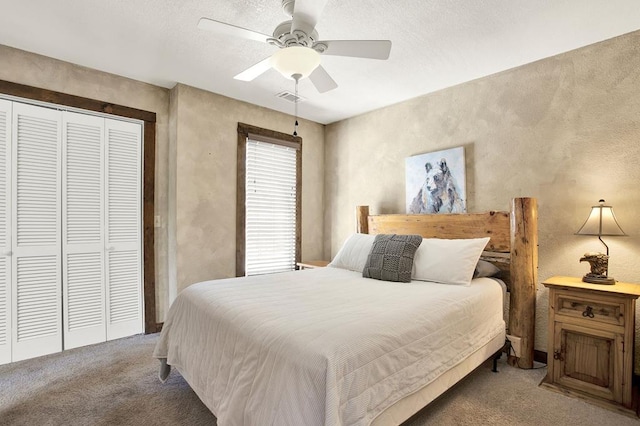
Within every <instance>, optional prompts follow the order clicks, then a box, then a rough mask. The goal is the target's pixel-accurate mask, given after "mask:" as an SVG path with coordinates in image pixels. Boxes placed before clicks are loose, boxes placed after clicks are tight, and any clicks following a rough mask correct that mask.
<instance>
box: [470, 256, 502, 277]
mask: <svg viewBox="0 0 640 426" xmlns="http://www.w3.org/2000/svg"><path fill="white" fill-rule="evenodd" d="M499 273H500V268H498V267H497V266H496V265H494V264H493V263H491V262H487V261H486V260H478V264H477V265H476V270H475V272H474V273H473V278H481V277H495V276H496V275H498V274H499Z"/></svg>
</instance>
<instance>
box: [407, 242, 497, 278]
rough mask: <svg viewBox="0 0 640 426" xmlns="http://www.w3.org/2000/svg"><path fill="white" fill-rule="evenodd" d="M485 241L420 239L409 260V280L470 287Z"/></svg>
mask: <svg viewBox="0 0 640 426" xmlns="http://www.w3.org/2000/svg"><path fill="white" fill-rule="evenodd" d="M488 242H489V237H485V238H472V239H461V240H445V239H440V238H424V239H423V240H422V244H420V247H418V250H417V251H416V254H415V256H414V258H413V275H412V277H411V278H412V279H414V280H418V281H434V282H437V283H443V284H456V285H467V286H468V285H470V284H471V280H472V279H473V272H474V271H475V269H476V265H477V264H478V260H479V259H480V255H481V254H482V251H483V250H484V248H485V246H486V245H487V243H488Z"/></svg>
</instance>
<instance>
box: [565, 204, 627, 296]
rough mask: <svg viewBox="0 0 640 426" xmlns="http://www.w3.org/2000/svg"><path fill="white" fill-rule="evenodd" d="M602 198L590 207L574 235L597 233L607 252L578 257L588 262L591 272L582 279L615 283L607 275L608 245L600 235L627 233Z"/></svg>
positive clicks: (592, 281)
mask: <svg viewBox="0 0 640 426" xmlns="http://www.w3.org/2000/svg"><path fill="white" fill-rule="evenodd" d="M604 202H605V201H604V200H600V201H599V203H600V204H599V205H597V206H592V207H591V213H590V214H589V217H588V218H587V220H586V222H585V223H584V225H582V227H581V228H580V229H579V230H578V232H576V235H597V236H598V239H599V240H600V242H601V243H602V244H603V245H604V246H605V247H606V249H607V254H606V255H605V254H602V253H585V254H584V256H582V257H581V258H580V262H589V264H590V265H591V272H589V273H587V274H586V275H585V276H584V277H582V281H584V282H586V283H593V284H615V283H616V280H614V279H613V278H611V277H610V276H609V275H608V269H609V246H607V245H606V244H605V242H604V241H602V236H603V235H605V236H614V235H618V236H626V235H627V234H625V233H624V231H623V230H622V229H621V228H620V225H618V221H617V220H616V215H615V214H613V207H611V206H605V205H604Z"/></svg>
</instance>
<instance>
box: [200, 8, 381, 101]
mask: <svg viewBox="0 0 640 426" xmlns="http://www.w3.org/2000/svg"><path fill="white" fill-rule="evenodd" d="M326 3H327V0H282V9H283V11H284V13H285V14H286V15H287V16H290V17H291V18H292V19H290V20H288V21H284V22H282V23H280V24H279V25H278V26H277V27H276V29H275V30H274V31H273V35H272V36H268V35H266V34H262V33H259V32H256V31H253V30H248V29H246V28H242V27H238V26H235V25H231V24H226V23H224V22H219V21H215V20H213V19H208V18H201V19H200V21H199V22H198V28H199V29H202V30H208V31H213V32H215V33H218V34H220V35H226V36H234V37H242V38H245V39H249V40H255V41H260V42H263V43H268V44H271V45H274V46H276V47H278V48H280V50H278V51H277V52H276V53H274V54H273V55H272V56H270V57H268V58H266V59H263V60H262V61H260V62H258V63H257V64H255V65H253V66H251V67H249V68H248V69H246V70H244V71H242V72H241V73H240V74H238V75H236V76H235V77H234V78H235V79H237V80H243V81H251V80H253V79H254V78H256V77H258V76H259V75H261V74H262V73H264V72H265V71H267V70H268V69H269V68H271V67H273V68H275V69H277V70H278V71H280V73H281V74H283V75H284V76H285V77H290V78H293V79H294V80H296V82H297V81H298V80H299V79H300V78H304V77H309V80H311V82H312V83H313V85H314V86H315V87H316V89H317V90H318V91H319V92H320V93H324V92H328V91H329V90H332V89H335V88H336V87H338V84H337V83H336V82H335V81H334V80H333V79H332V78H331V76H330V75H329V73H327V71H326V70H325V69H324V68H323V67H322V65H320V55H321V54H322V55H335V56H351V57H356V58H367V59H388V58H389V53H390V51H391V41H389V40H320V39H319V36H318V32H317V31H316V30H315V27H316V24H317V22H318V19H319V18H320V15H321V13H322V10H323V9H324V6H325V4H326Z"/></svg>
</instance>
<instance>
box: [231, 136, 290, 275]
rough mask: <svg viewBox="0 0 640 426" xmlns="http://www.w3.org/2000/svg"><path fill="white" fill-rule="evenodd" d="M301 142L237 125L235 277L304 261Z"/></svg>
mask: <svg viewBox="0 0 640 426" xmlns="http://www.w3.org/2000/svg"><path fill="white" fill-rule="evenodd" d="M301 149H302V141H301V139H300V138H297V137H293V136H291V135H286V134H283V133H278V132H274V131H270V130H265V129H260V128H257V127H253V126H248V125H245V124H242V123H239V124H238V200H237V209H238V212H237V214H238V217H237V236H236V244H237V250H236V275H238V276H244V275H258V274H268V273H275V272H285V271H291V270H294V269H295V266H296V262H298V261H299V260H300V198H301V197H300V195H301V194H300V175H301V167H300V162H301V161H300V159H301Z"/></svg>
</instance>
